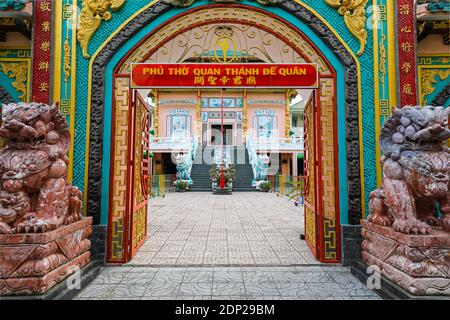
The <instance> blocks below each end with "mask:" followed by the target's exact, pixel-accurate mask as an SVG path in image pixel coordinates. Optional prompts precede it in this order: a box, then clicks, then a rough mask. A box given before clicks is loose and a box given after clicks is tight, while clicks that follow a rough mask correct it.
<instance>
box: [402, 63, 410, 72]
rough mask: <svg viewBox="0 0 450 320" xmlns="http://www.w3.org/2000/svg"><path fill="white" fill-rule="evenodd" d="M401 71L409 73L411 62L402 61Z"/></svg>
mask: <svg viewBox="0 0 450 320" xmlns="http://www.w3.org/2000/svg"><path fill="white" fill-rule="evenodd" d="M402 71H403V72H405V73H409V71H411V63H409V62H403V64H402Z"/></svg>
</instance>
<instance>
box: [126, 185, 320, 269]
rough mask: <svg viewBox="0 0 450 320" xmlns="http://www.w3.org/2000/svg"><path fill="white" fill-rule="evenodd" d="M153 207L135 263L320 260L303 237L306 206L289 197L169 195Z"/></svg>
mask: <svg viewBox="0 0 450 320" xmlns="http://www.w3.org/2000/svg"><path fill="white" fill-rule="evenodd" d="M149 206H150V210H149V216H148V235H149V236H148V239H147V241H146V242H145V243H144V245H143V246H142V247H141V248H140V249H139V251H138V253H137V254H136V256H135V258H134V259H133V260H132V261H131V262H130V263H129V264H130V265H146V266H159V265H163V266H208V265H210V266H216V265H236V266H256V265H258V266H262V265H265V266H272V265H276V266H284V265H301V264H318V262H317V261H316V259H315V258H314V256H313V255H312V253H311V251H310V249H309V247H308V245H307V244H306V242H305V241H304V240H300V234H301V233H303V225H304V218H303V208H302V207H296V206H294V204H293V202H291V201H289V200H288V199H287V198H285V197H277V196H276V195H275V194H269V193H261V192H242V193H238V192H235V193H233V194H232V195H226V196H224V195H213V194H211V193H210V192H208V193H201V192H188V193H169V194H167V195H166V197H165V198H155V199H152V200H150V204H149Z"/></svg>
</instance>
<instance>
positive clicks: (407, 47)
mask: <svg viewBox="0 0 450 320" xmlns="http://www.w3.org/2000/svg"><path fill="white" fill-rule="evenodd" d="M401 46H402V50H403V52H407V53H409V52H411V50H412V44H411V42H402V44H401Z"/></svg>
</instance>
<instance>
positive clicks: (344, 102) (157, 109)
mask: <svg viewBox="0 0 450 320" xmlns="http://www.w3.org/2000/svg"><path fill="white" fill-rule="evenodd" d="M449 15H450V2H449V1H442V0H417V1H413V0H359V1H342V0H140V1H137V0H55V1H51V0H35V1H30V0H0V106H2V108H5V106H6V105H7V104H11V103H20V102H24V103H31V102H37V103H44V104H48V105H53V104H56V105H57V106H58V110H59V111H60V112H61V113H62V114H63V115H64V117H65V119H66V120H67V123H68V130H69V132H70V136H71V139H72V143H71V145H70V147H69V149H68V152H67V168H68V169H67V174H66V175H65V176H67V177H66V178H67V180H68V181H69V182H70V183H72V184H73V185H74V186H76V187H77V188H78V189H79V190H80V191H81V193H82V204H81V212H82V215H83V216H84V217H92V221H93V222H92V224H93V232H92V235H91V236H90V239H91V240H90V241H91V242H92V247H91V249H90V252H91V253H92V259H93V260H95V261H99V263H100V264H102V265H106V264H118V265H120V264H125V263H129V262H130V261H133V259H135V258H136V257H137V259H139V257H140V256H142V255H143V253H142V252H145V250H144V251H140V249H141V248H142V246H145V242H146V241H147V239H148V238H149V237H150V238H151V236H152V234H153V232H156V231H154V230H153V229H152V226H153V224H152V223H153V221H152V220H151V219H150V217H152V212H156V213H157V212H158V210H159V208H160V207H157V206H156V205H155V206H154V207H152V201H154V200H155V199H159V200H160V199H162V197H163V196H164V197H166V198H165V199H167V198H169V197H168V196H166V195H167V194H169V192H174V195H173V196H174V197H176V196H180V197H187V198H189V197H191V198H190V199H199V198H195V197H199V195H200V193H199V192H203V193H205V198H204V199H209V198H208V197H209V194H210V193H211V194H212V192H214V195H217V194H220V192H222V191H223V193H226V192H232V193H233V195H235V194H237V195H238V196H242V197H245V196H247V195H248V194H257V195H260V194H261V193H262V192H260V193H257V192H256V191H268V190H270V191H272V193H273V194H272V193H268V194H267V196H274V198H280V197H282V196H283V197H284V198H283V199H285V200H286V199H287V200H286V201H293V203H294V202H295V206H299V208H301V210H302V211H301V212H302V216H301V221H300V220H299V221H300V222H299V225H298V234H296V235H294V237H295V238H296V239H297V238H298V239H300V234H301V239H302V240H301V241H303V239H305V241H304V242H303V243H305V248H306V250H305V251H307V252H308V254H309V255H311V259H310V260H307V259H306V260H305V259H304V260H301V259H303V258H302V257H303V256H302V253H301V252H293V251H294V250H292V253H291V251H289V254H284V253H283V252H282V253H280V256H281V257H284V258H285V259H286V261H289V264H293V265H294V264H296V261H300V260H301V261H303V262H305V261H309V262H311V261H313V262H320V263H324V264H326V263H340V264H342V265H344V266H350V265H352V263H354V262H355V261H359V260H360V259H361V241H362V240H361V219H365V218H366V217H367V216H368V214H369V211H370V210H372V211H373V210H374V209H373V205H372V206H371V202H370V201H371V199H373V198H374V197H375V194H374V193H373V191H374V190H378V188H380V186H382V183H383V178H384V176H385V173H384V172H383V167H382V165H381V161H382V159H384V158H383V157H384V154H383V152H382V146H381V144H380V142H379V140H378V139H379V137H380V134H382V133H383V126H384V125H385V123H386V121H387V120H388V119H389V117H390V116H391V115H392V111H393V110H394V107H405V106H418V105H421V106H443V107H445V108H447V107H448V106H449V105H450V47H449V45H450V40H449V36H450V33H449V31H450V20H449ZM20 110H22V109H20ZM4 111H5V109H4ZM6 111H7V110H6ZM8 112H9V111H8ZM11 112H12V111H11ZM13 113H14V112H13ZM25 113H26V112H25ZM6 114H7V112H4V117H3V118H2V121H6V120H7V121H10V120H11V119H9V118H8V119H7V118H6V116H5V115H6ZM25 118H26V117H24V119H25ZM24 121H25V120H24ZM31 122H32V125H33V121H31ZM13 126H14V125H13ZM49 127H50V126H49ZM0 134H1V132H0ZM402 134H403V132H402ZM5 143H8V141H7V140H3V139H0V145H1V146H3V145H4V144H5ZM64 159H65V158H64ZM214 170H216V171H214ZM226 170H228V171H226ZM214 174H215V175H214ZM228 175H229V176H228ZM184 184H186V185H184ZM296 188H297V189H298V190H297V189H296ZM293 189H295V190H294V191H296V190H297V191H298V193H297V194H295V192H294V191H292V190H293ZM180 190H181V192H184V191H185V190H187V192H186V193H183V194H182V195H181V193H180V194H178V193H177V194H175V191H180ZM286 190H288V191H286ZM293 192H294V193H293ZM238 193H239V194H238ZM206 194H208V196H206ZM275 194H276V195H275ZM170 196H172V194H171V195H170ZM276 196H279V197H276ZM217 197H218V198H214V199H220V200H211V201H212V202H208V201H209V200H204V201H205V206H206V203H208V205H210V207H208V206H206V207H205V208H211V207H212V206H213V204H215V205H217V204H218V203H220V204H223V206H224V207H223V208H221V209H220V210H216V211H214V210H212V209H211V210H210V211H211V214H214V212H221V213H223V215H222V216H220V217H216V216H214V219H215V220H214V219H213V218H211V217H209V216H207V215H206V213H205V212H203V215H201V219H209V218H211V219H212V220H214V221H221V223H222V224H225V222H229V221H231V220H232V219H238V218H239V216H238V215H237V214H236V216H234V218H230V217H229V216H227V214H229V211H228V210H231V209H230V207H233V208H234V209H235V208H246V206H247V204H248V206H251V205H254V206H255V207H256V206H258V205H263V206H264V205H265V202H264V201H265V200H260V201H256V200H251V201H250V200H245V201H244V202H245V204H244V205H238V204H235V202H233V201H234V200H227V199H232V198H231V197H229V198H227V197H223V198H220V197H219V196H217ZM380 197H381V196H380ZM174 199H175V198H174ZM177 199H178V198H177ZM179 199H182V198H179ZM183 199H184V198H183ZM242 199H243V198H240V200H239V201H242ZM377 199H378V198H377ZM155 201H156V200H155ZM174 201H175V202H177V201H181V200H174ZM183 201H184V200H183ZM195 201H203V199H200V200H195ZM214 201H215V202H214ZM236 201H237V200H236ZM252 201H253V202H252ZM188 202H189V200H186V203H188ZM211 203H213V204H211ZM236 203H237V202H236ZM267 203H269V202H267ZM372 204H373V202H372ZM164 205H166V204H164ZM161 206H163V205H161ZM292 206H294V204H292ZM380 206H381V205H380ZM269 207H270V206H269ZM176 208H178V209H176V210H182V209H183V206H182V205H181V204H180V206H179V207H176ZM271 208H272V209H271V210H272V211H273V212H278V211H277V209H276V208H274V207H271ZM296 208H297V207H296ZM371 208H372V209H371ZM0 209H1V208H0ZM234 209H233V210H234ZM153 210H154V211H153ZM205 210H206V209H205ZM261 211H263V210H262V209H261ZM208 212H209V211H208ZM258 212H259V211H258ZM166 214H167V215H169V213H166ZM170 214H171V213H170ZM208 217H209V218H208ZM225 217H226V218H225ZM271 217H272V218H273V216H271ZM253 218H254V217H253ZM253 218H252V219H253ZM149 219H150V220H149ZM171 219H172V218H167V219H166V220H165V219H164V217H162V218H161V219H160V220H159V221H157V223H155V226H157V228H161V229H163V228H164V227H167V228H169V227H170V223H171V222H173V220H171ZM173 219H174V218H173ZM183 219H184V218H183ZM199 219H200V218H199ZM201 219H200V220H201ZM221 219H222V220H221ZM227 219H228V220H227ZM283 219H284V218H283ZM283 219H281V220H280V221H281V222H279V226H281V227H280V229H283V228H287V227H288V224H289V223H290V221H291V220H290V219H291V218H286V219H284V220H283ZM292 219H293V218H292ZM186 220H188V218H186ZM186 220H183V221H186ZM161 221H163V222H161ZM208 221H209V220H208ZM236 221H237V220H233V225H234V226H236V225H241V224H242V225H245V223H246V222H248V221H249V219H247V218H242V220H239V223H237V222H236ZM252 221H253V220H252ZM254 221H256V222H255V223H262V224H264V223H266V222H267V224H266V225H264V227H263V228H262V229H261V230H263V229H264V228H266V229H267V228H269V227H268V225H269V224H270V223H269V222H270V221H271V218H261V217H259V218H255V220H254ZM0 222H1V219H0ZM192 224H194V223H192ZM200 224H201V223H200ZM168 225H169V226H168ZM161 226H162V227H161ZM189 227H191V228H194V227H193V226H192V225H189ZM174 228H175V227H174ZM251 228H252V227H249V226H246V227H245V228H244V229H247V230H248V229H251ZM255 228H256V227H255ZM200 229H201V228H200ZM213 229H214V228H211V230H213ZM219 229H220V228H219V227H217V230H219ZM222 229H224V228H222ZM266 229H264V230H266ZM214 230H216V229H214ZM252 230H253V229H252ZM264 230H263V231H264ZM170 231H173V230H172V229H170ZM220 231H224V230H219V231H218V233H220ZM263 231H261V234H263V233H265V231H264V232H263ZM197 232H198V233H199V234H200V235H201V234H203V232H205V233H206V231H204V230H203V231H198V230H194V231H192V233H191V234H194V233H197ZM252 232H253V231H252ZM258 232H259V231H258ZM167 233H168V231H167ZM254 233H257V232H256V231H255V232H254ZM267 233H268V234H269V235H270V234H271V233H270V232H267ZM224 234H225V236H223V239H222V238H221V239H220V241H222V240H223V242H226V241H227V239H229V236H228V238H227V236H226V232H225V231H224ZM167 237H169V236H168V235H167ZM180 237H181V236H180ZM187 237H188V235H186V238H187ZM261 237H262V236H261ZM275 237H276V236H273V238H275ZM244 238H245V237H244ZM279 238H282V237H281V236H280V237H279ZM261 239H262V238H261ZM261 239H259V238H258V239H256V240H255V239H253V240H254V241H253V242H252V243H257V242H259V241H260V240H261ZM197 240H198V239H197ZM244 240H245V239H244ZM283 240H286V239H284V238H283ZM288 240H290V239H288ZM288 240H286V241H285V243H288ZM152 241H153V240H152ZM155 241H156V240H155ZM164 241H165V240H164ZM199 241H200V240H199ZM205 241H206V240H205ZM261 241H263V240H261ZM264 241H265V240H264ZM299 241H300V240H299ZM174 246H175V247H176V245H174ZM205 246H206V245H205ZM161 247H162V245H161ZM231 247H232V248H237V247H238V246H232V245H230V244H228V247H227V248H231ZM274 247H277V246H276V245H275V246H274ZM239 248H240V247H239ZM249 248H250V247H248V248H247V249H245V250H243V251H245V252H247V253H246V254H248V256H250V257H251V259H250V258H249V259H250V260H251V261H253V264H255V265H256V264H257V258H256V255H253V256H252V255H251V254H250V251H251V250H250V249H249ZM271 248H272V247H271ZM239 250H241V249H239ZM239 250H237V251H239ZM246 250H247V251H246ZM270 250H272V249H270ZM147 251H148V250H147ZM180 251H181V249H180ZM207 251H208V250H206V249H205V250H203V252H207ZM280 251H283V250H281V249H280ZM270 252H272V251H270ZM283 254H284V255H283ZM155 255H156V254H155ZM224 255H225V256H227V254H224ZM305 255H306V254H305ZM227 257H230V255H229V254H228V256H227ZM308 257H309V256H308ZM194 258H195V257H194ZM149 259H150V258H149ZM155 259H156V258H155ZM167 259H168V260H161V261H163V262H162V264H165V263H166V264H170V265H172V264H177V263H181V262H179V261H181V260H177V259H181V258H179V257H175V258H173V257H170V258H167ZM170 259H172V260H170ZM227 259H228V258H227ZM252 259H253V260H252ZM277 259H278V260H277V261H278V263H279V264H282V263H283V261H282V260H283V259H282V258H277ZM296 259H297V260H296ZM219 260H220V259H219ZM146 261H147V260H146ZM205 261H209V260H207V259H206V258H205V259H204V260H202V262H199V263H203V264H208V262H205ZM220 261H222V260H220ZM232 261H233V260H232V259H231V258H229V259H228V260H226V263H225V262H224V264H227V263H228V264H233V262H232ZM303 262H302V263H303ZM286 263H287V262H286ZM305 263H306V262H305ZM155 264H156V262H155ZM250 264H251V263H250ZM0 280H1V279H0ZM0 289H1V288H0ZM447 290H448V289H447ZM0 295H1V294H0Z"/></svg>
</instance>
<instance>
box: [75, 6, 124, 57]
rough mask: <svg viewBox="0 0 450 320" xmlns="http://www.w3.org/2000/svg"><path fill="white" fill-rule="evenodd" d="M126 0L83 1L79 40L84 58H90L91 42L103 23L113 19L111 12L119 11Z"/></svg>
mask: <svg viewBox="0 0 450 320" xmlns="http://www.w3.org/2000/svg"><path fill="white" fill-rule="evenodd" d="M125 1H126V0H83V2H82V7H81V14H80V27H79V30H78V33H77V39H78V41H79V42H80V46H81V49H82V52H83V57H85V58H86V59H88V58H90V55H89V53H88V47H89V42H90V41H91V39H92V36H93V35H94V33H95V32H96V31H97V29H98V28H99V27H100V25H101V24H102V22H103V21H108V20H110V19H111V16H112V14H111V11H110V9H111V10H113V11H115V10H119V9H120V8H121V7H122V6H123V5H124V3H125Z"/></svg>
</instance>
